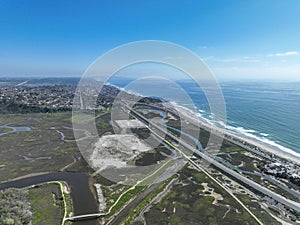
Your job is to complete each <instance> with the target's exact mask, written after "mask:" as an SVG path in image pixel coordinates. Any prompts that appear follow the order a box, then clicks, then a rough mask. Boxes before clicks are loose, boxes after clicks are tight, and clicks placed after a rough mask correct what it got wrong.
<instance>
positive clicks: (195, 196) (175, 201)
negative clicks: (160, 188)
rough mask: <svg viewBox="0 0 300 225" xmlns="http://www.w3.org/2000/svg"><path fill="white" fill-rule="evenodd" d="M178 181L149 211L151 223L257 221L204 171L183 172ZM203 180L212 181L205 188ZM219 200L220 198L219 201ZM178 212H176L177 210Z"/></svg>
mask: <svg viewBox="0 0 300 225" xmlns="http://www.w3.org/2000/svg"><path fill="white" fill-rule="evenodd" d="M179 175H180V177H179V180H180V182H179V183H178V184H175V185H174V186H173V187H172V188H171V190H170V191H169V192H168V194H167V195H166V196H165V197H164V198H163V199H162V200H161V201H160V203H159V204H157V205H155V206H154V207H152V208H151V209H150V211H148V212H146V213H145V219H146V222H147V223H148V224H168V223H171V224H186V222H187V221H189V222H188V223H189V224H209V225H211V224H257V223H256V222H255V220H254V219H253V218H252V217H251V216H250V214H248V213H247V212H246V211H245V210H244V209H243V208H242V207H241V206H240V205H239V204H238V203H237V202H236V201H233V200H232V197H231V196H230V195H229V194H228V193H227V192H226V191H225V190H223V189H222V188H221V187H219V186H218V185H217V184H216V183H214V182H212V180H211V179H210V178H208V177H207V176H206V175H205V174H204V173H200V172H197V171H196V170H193V169H190V168H184V169H183V170H181V171H180V172H179ZM203 183H207V184H208V188H209V189H208V191H204V190H205V189H204V186H203ZM215 201H217V202H215ZM175 212H176V213H175Z"/></svg>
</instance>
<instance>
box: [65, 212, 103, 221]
mask: <svg viewBox="0 0 300 225" xmlns="http://www.w3.org/2000/svg"><path fill="white" fill-rule="evenodd" d="M101 215H102V214H100V213H94V214H85V215H79V216H71V217H67V218H65V220H68V221H73V222H74V221H82V220H94V219H98V218H99V217H100V216H101Z"/></svg>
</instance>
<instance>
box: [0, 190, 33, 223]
mask: <svg viewBox="0 0 300 225" xmlns="http://www.w3.org/2000/svg"><path fill="white" fill-rule="evenodd" d="M30 220H31V213H30V204H29V202H28V201H27V191H26V190H24V189H7V190H3V191H0V224H1V225H27V224H29V223H30Z"/></svg>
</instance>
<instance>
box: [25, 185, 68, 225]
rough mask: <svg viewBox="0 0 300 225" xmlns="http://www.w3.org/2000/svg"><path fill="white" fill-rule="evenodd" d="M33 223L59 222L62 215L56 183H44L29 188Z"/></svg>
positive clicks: (59, 193)
mask: <svg viewBox="0 0 300 225" xmlns="http://www.w3.org/2000/svg"><path fill="white" fill-rule="evenodd" d="M28 198H29V201H30V205H31V211H32V212H33V217H32V221H33V225H49V224H53V225H54V224H60V223H61V220H62V215H63V209H62V206H63V204H62V196H61V192H60V187H59V185H58V184H44V185H40V186H37V187H34V188H30V189H29V194H28Z"/></svg>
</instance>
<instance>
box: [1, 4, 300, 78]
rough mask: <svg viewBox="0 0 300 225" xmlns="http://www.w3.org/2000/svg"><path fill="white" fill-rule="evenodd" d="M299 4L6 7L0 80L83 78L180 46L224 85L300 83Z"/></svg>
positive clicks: (13, 5) (9, 5)
mask: <svg viewBox="0 0 300 225" xmlns="http://www.w3.org/2000/svg"><path fill="white" fill-rule="evenodd" d="M299 27H300V1H298V0H276V1H274V0H273V1H271V0H244V1H240V0H228V1H223V0H219V1H217V0H205V1H203V0H195V1H191V0H182V1H178V0H172V1H171V0H163V1H161V0H160V1H157V0H152V1H141V0H139V1H137V0H136V1H135V0H132V1H130V0H127V1H125V0H123V1H121V0H120V1H114V0H112V1H101V0H98V1H83V0H82V1H80V0H77V1H74V0H73V1H61V0H52V1H33V0H26V1H25V0H19V1H11V0H1V1H0V76H37V75H43V76H60V75H68V76H70V75H76V76H80V75H81V74H82V73H83V72H84V70H85V69H86V68H87V67H88V65H89V64H90V63H91V62H93V61H94V60H95V59H96V58H97V57H98V56H100V55H102V54H103V53H105V52H106V51H108V50H110V49H112V48H114V47H117V46H118V45H121V44H125V43H128V42H132V41H138V40H149V39H151V40H165V41H170V42H175V43H177V44H179V45H182V46H184V47H187V48H189V49H191V50H192V51H194V52H196V53H197V54H198V55H199V56H200V57H202V58H203V59H204V61H205V62H206V63H207V64H208V65H209V66H210V67H211V69H212V70H213V72H214V73H215V74H216V76H217V77H218V78H220V79H222V78H228V79H238V78H239V79H240V78H247V79H257V78H263V79H291V80H300V41H299V40H300V29H299Z"/></svg>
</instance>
